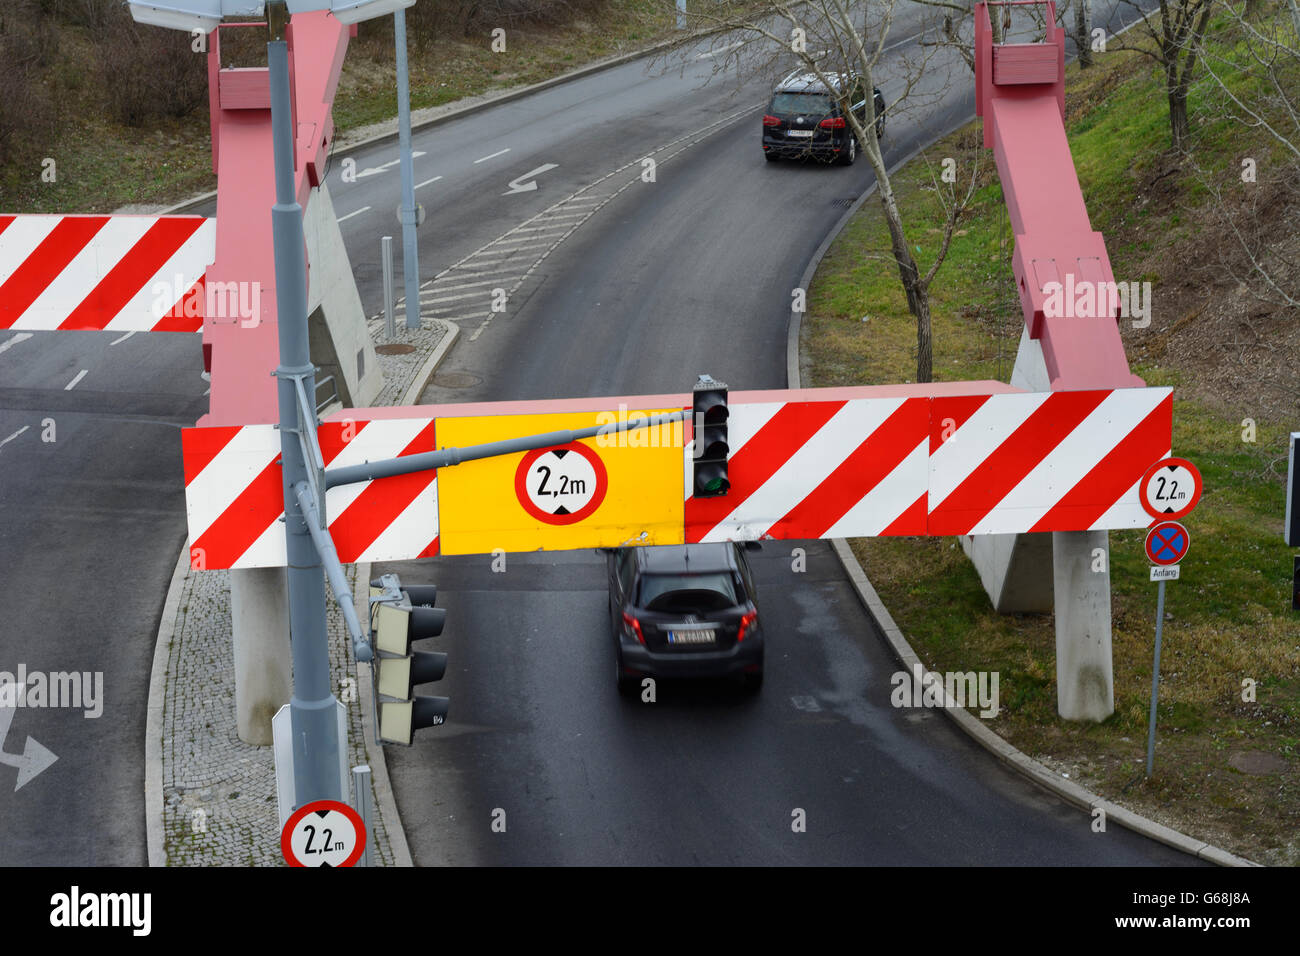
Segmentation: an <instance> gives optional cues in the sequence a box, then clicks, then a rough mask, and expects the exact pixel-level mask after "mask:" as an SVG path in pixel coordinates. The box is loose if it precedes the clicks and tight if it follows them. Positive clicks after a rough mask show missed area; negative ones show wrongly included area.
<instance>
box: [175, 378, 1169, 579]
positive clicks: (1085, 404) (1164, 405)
mask: <svg viewBox="0 0 1300 956" xmlns="http://www.w3.org/2000/svg"><path fill="white" fill-rule="evenodd" d="M692 407H693V396H692V394H690V393H682V394H677V395H652V396H630V397H618V398H606V399H577V400H559V401H555V402H501V403H484V404H476V405H449V406H413V407H405V408H384V409H352V410H345V411H342V412H338V413H336V414H335V415H332V416H330V418H329V419H328V420H326V421H324V422H322V423H321V424H320V427H319V443H320V450H321V459H322V465H323V468H324V477H325V485H326V487H327V488H328V491H327V492H326V496H325V509H324V510H325V512H326V523H327V527H328V530H329V533H330V535H331V537H332V539H333V541H334V545H335V547H336V549H337V553H338V556H339V559H340V560H341V561H342V562H344V563H348V562H368V561H397V560H409V559H416V558H425V557H431V556H433V555H437V554H485V553H491V552H493V551H497V550H502V551H535V550H565V549H578V548H588V547H606V546H617V545H626V544H637V545H658V544H680V543H683V542H695V541H722V540H735V541H748V540H780V539H808V538H835V537H869V536H878V535H953V534H989V533H1013V532H1030V531H1084V530H1099V529H1117V528H1139V527H1145V526H1146V525H1147V524H1148V523H1149V522H1150V520H1151V519H1150V516H1149V515H1148V514H1147V513H1146V511H1145V510H1144V509H1143V507H1142V504H1141V500H1140V498H1139V495H1138V486H1139V483H1140V481H1141V479H1142V476H1143V474H1144V473H1145V472H1146V470H1147V469H1148V468H1149V467H1150V466H1151V465H1152V464H1153V463H1154V462H1156V461H1158V460H1160V459H1161V458H1164V457H1166V456H1167V455H1168V454H1169V451H1170V435H1171V429H1172V407H1173V406H1172V393H1171V390H1170V389H1168V388H1135V389H1101V390H1093V391H1079V392H1020V391H1017V390H1014V389H1011V388H1010V387H1009V386H1006V385H1003V384H1001V383H998V382H962V383H939V384H933V385H911V386H867V387H861V388H833V389H803V390H793V391H791V390H780V391H746V392H732V393H731V396H730V414H729V418H728V424H729V426H730V429H729V430H730V444H731V452H730V455H729V461H728V466H729V467H728V471H729V479H730V488H729V490H728V491H727V492H726V493H725V494H723V495H719V496H712V497H697V496H695V495H694V494H692V493H691V488H692V485H693V481H692V474H693V459H692V448H691V445H692V442H693V430H694V423H693V422H692V421H691V420H690V417H691V416H690V412H691V410H692ZM651 416H658V418H653V419H652V418H651ZM674 417H675V418H676V420H672V419H673V418H674ZM646 422H650V424H649V426H648V427H638V426H639V425H643V424H644V423H646ZM580 428H586V429H588V430H589V432H592V433H594V434H591V435H590V437H586V438H582V439H580V440H578V441H564V442H561V443H555V441H554V439H553V438H552V439H551V442H552V443H551V444H546V443H543V442H534V443H533V444H534V445H535V446H536V447H532V448H530V449H528V450H524V451H513V452H511V453H509V454H494V455H492V456H491V457H485V458H478V459H475V460H467V461H463V462H462V463H460V464H456V465H452V466H444V467H439V468H437V469H436V470H433V469H428V470H420V471H413V472H411V473H408V474H398V475H389V476H387V477H374V478H370V479H368V480H354V481H353V483H349V484H346V485H341V486H340V485H338V484H337V483H336V482H335V481H332V480H331V476H332V475H340V474H343V473H344V472H343V470H344V469H349V470H351V471H354V472H355V471H356V470H357V469H356V466H360V465H364V464H365V463H367V462H371V463H373V462H377V461H380V460H383V459H398V460H399V461H400V460H401V459H402V458H405V457H413V456H418V455H426V456H427V455H428V454H429V453H431V452H435V451H438V450H440V449H442V450H449V449H465V448H467V446H476V445H480V444H484V443H488V442H500V441H503V440H506V439H518V438H524V437H526V436H532V435H543V436H546V435H548V434H549V433H553V432H555V431H557V430H560V429H580ZM620 428H622V429H623V430H621V431H620V430H619V429H620ZM182 442H183V446H184V465H185V487H186V510H187V514H188V519H189V529H190V549H191V551H190V554H191V563H192V565H193V566H194V567H195V568H206V569H218V568H250V567H272V566H276V565H281V564H283V563H284V560H285V558H284V535H283V530H282V526H281V516H282V514H283V498H282V487H281V475H280V466H279V463H278V458H279V450H280V440H279V435H278V433H277V431H276V429H275V427H274V426H270V425H250V426H244V427H240V428H224V427H215V428H205V427H196V428H189V429H185V430H184V431H183V433H182ZM413 464H414V463H413ZM372 467H373V466H372ZM426 467H427V465H426ZM362 471H363V472H364V469H362ZM350 477H351V478H353V479H355V478H357V477H358V476H357V475H352V476H350Z"/></svg>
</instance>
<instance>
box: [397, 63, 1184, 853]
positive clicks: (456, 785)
mask: <svg viewBox="0 0 1300 956" xmlns="http://www.w3.org/2000/svg"><path fill="white" fill-rule="evenodd" d="M958 76H960V74H958ZM625 77H626V78H627V79H628V80H630V81H635V86H634V87H633V88H634V89H635V90H636V91H637V92H638V94H639V95H640V96H641V97H642V98H643V99H645V98H647V97H649V98H651V99H650V101H649V102H646V103H644V105H642V106H641V107H640V109H641V110H642V111H643V113H638V114H636V119H637V121H636V122H630V123H627V124H625V125H624V136H623V143H622V153H621V154H620V155H615V156H612V157H610V162H609V163H608V164H607V165H610V166H618V165H620V164H619V160H620V159H622V160H623V161H624V162H630V161H632V160H635V159H636V158H637V157H638V156H642V155H645V154H647V153H648V152H650V151H652V150H654V149H655V148H656V147H657V146H658V144H660V143H662V142H664V141H665V139H666V138H667V137H668V136H669V135H670V134H671V132H672V131H673V130H687V129H696V128H698V127H699V126H700V125H701V124H702V123H703V122H704V121H705V120H706V119H707V117H708V115H710V113H712V114H713V115H715V116H719V115H723V114H726V113H727V112H728V111H729V108H730V107H729V103H730V102H732V101H730V100H726V99H720V98H719V97H721V96H722V92H721V91H720V90H718V89H716V88H706V89H705V90H702V91H696V92H695V93H694V94H693V95H692V96H691V98H690V100H689V106H688V105H686V104H679V105H678V106H676V107H673V108H671V109H668V110H666V112H667V113H668V115H669V119H670V123H669V125H668V126H667V127H665V126H663V125H662V124H663V122H664V119H663V117H664V113H665V110H664V108H663V107H662V106H661V101H658V100H657V99H654V98H653V97H655V95H656V93H657V91H658V87H657V86H655V85H654V83H647V82H646V81H644V80H639V79H638V78H637V77H636V76H631V77H627V75H626V71H625V72H624V73H623V74H616V75H614V76H610V77H608V78H607V82H608V83H609V84H610V87H611V88H610V91H609V93H608V95H607V99H610V100H618V99H619V98H620V96H623V95H624V94H623V93H622V92H621V90H622V87H621V86H620V85H619V83H620V80H621V79H623V78H625ZM930 79H931V80H933V78H930ZM670 92H671V91H670ZM628 95H630V94H628ZM755 95H757V96H758V97H759V99H760V100H761V98H762V90H761V89H758V88H754V89H750V90H745V91H742V93H741V94H740V97H739V98H741V99H743V98H744V97H745V96H755ZM886 95H887V96H889V95H891V91H890V90H889V88H888V86H886ZM710 104H712V105H710ZM624 109H630V107H625V108H624ZM699 110H704V112H703V113H702V114H698V111H699ZM971 110H972V101H971V97H970V92H969V88H968V87H967V88H961V87H957V88H954V89H953V90H952V91H951V94H950V95H948V96H946V97H944V99H943V100H942V101H940V102H936V103H932V104H931V105H930V107H929V108H928V109H926V110H922V111H918V112H917V114H915V115H912V116H906V117H903V116H899V117H896V118H894V119H893V121H891V124H890V127H889V137H888V142H887V159H889V160H890V161H893V160H896V159H898V158H900V157H902V156H905V155H906V154H907V153H908V152H910V150H911V149H912V147H913V145H914V144H915V143H917V142H918V141H920V140H923V139H927V138H928V136H929V132H928V131H933V130H936V129H946V128H948V127H949V126H951V125H953V124H954V123H955V122H956V121H957V120H959V119H962V118H964V117H965V116H967V115H969V113H970V112H971ZM697 114H698V115H697ZM758 118H759V111H758V110H755V111H754V112H752V113H746V114H743V115H742V116H740V117H739V118H737V119H736V120H735V121H734V122H728V123H725V124H723V125H721V126H719V127H718V128H717V129H715V130H713V131H712V132H711V133H710V134H709V135H707V136H703V137H700V138H699V139H698V140H696V141H694V142H693V144H692V145H690V147H689V148H687V149H683V150H682V151H681V152H679V153H678V154H677V155H676V156H674V158H673V159H672V160H671V161H669V162H666V163H664V164H662V165H661V166H660V168H659V170H658V174H657V177H656V179H655V181H654V182H653V183H644V182H638V181H636V177H635V176H634V175H633V176H631V177H630V178H629V179H628V183H627V185H626V188H624V189H622V190H621V191H616V189H617V187H616V186H615V185H613V184H610V185H603V186H602V187H600V189H599V190H598V191H599V192H600V193H601V194H602V195H605V194H608V195H610V196H612V198H611V199H610V200H609V201H608V202H607V203H603V204H601V205H600V206H599V208H598V210H597V212H595V213H594V214H593V215H591V216H590V218H588V219H586V220H583V221H582V224H581V227H580V228H579V229H578V230H577V231H575V232H573V233H572V234H571V235H569V236H568V237H567V238H565V239H564V240H563V241H562V242H560V243H559V244H558V245H555V246H554V247H553V248H548V249H546V257H545V259H544V260H541V262H540V265H539V270H540V272H541V275H540V276H539V277H536V278H534V279H533V285H532V286H531V287H528V296H527V298H526V301H524V302H523V303H522V304H518V305H515V306H514V307H512V308H511V309H510V310H508V312H507V313H506V315H505V316H503V317H501V318H500V319H496V320H493V321H492V322H491V323H490V324H488V325H486V326H484V325H482V324H481V321H480V317H479V316H477V315H473V316H470V317H468V318H467V319H466V320H463V325H462V328H463V329H464V330H465V331H471V333H473V332H477V333H479V334H478V336H477V337H474V338H470V337H466V339H467V340H462V341H461V342H460V343H458V344H457V346H456V348H455V349H454V350H453V351H452V353H451V355H450V356H449V358H448V360H447V361H446V363H445V364H444V365H443V367H442V369H441V370H440V374H439V376H437V377H436V378H435V380H434V385H433V386H431V387H430V388H429V389H427V390H426V392H425V393H424V396H423V400H424V401H426V402H447V401H456V400H505V399H541V398H546V397H556V396H578V395H625V394H639V393H656V392H667V391H684V390H686V389H687V388H688V387H689V386H690V384H691V383H692V382H693V380H694V378H695V375H696V373H698V372H702V371H707V372H709V373H711V374H713V375H714V376H715V377H717V378H720V379H723V380H725V381H727V382H728V383H730V384H731V385H732V386H733V387H737V388H779V387H784V385H785V384H786V382H785V334H786V320H787V318H788V314H789V307H790V295H791V290H792V289H793V288H794V287H795V285H796V284H797V282H798V279H799V276H800V274H801V272H802V270H803V267H804V265H805V264H806V262H807V261H808V258H809V256H810V255H811V254H812V252H813V250H814V249H815V248H816V246H817V245H818V243H819V242H820V241H821V239H822V238H823V237H824V235H825V234H826V231H827V230H828V229H829V228H830V226H831V225H832V224H833V223H834V221H835V220H836V219H837V218H838V216H839V215H840V214H841V213H842V211H843V208H844V205H843V204H844V201H845V200H846V199H851V198H852V197H856V196H857V195H858V194H859V193H860V192H861V191H862V189H863V188H865V186H866V185H867V184H868V183H869V178H868V177H869V173H868V171H867V168H866V165H865V164H864V163H861V164H859V165H858V166H856V167H853V168H847V169H845V168H827V167H823V166H819V165H816V164H798V163H778V164H768V163H766V162H764V160H763V159H762V158H760V155H759V153H760V149H759V146H758V128H759V124H758ZM443 135H444V136H448V137H452V138H457V137H456V134H455V132H454V131H453V130H452V129H447V130H446V131H445V132H444V133H443ZM603 135H604V133H603V131H599V132H596V133H595V136H596V137H597V139H599V138H600V137H602V136H603ZM464 138H465V137H464V136H460V137H459V139H461V140H463V139H464ZM503 142H504V141H503ZM566 142H568V143H570V151H569V152H565V151H563V150H561V149H560V148H559V147H558V146H554V145H553V146H551V147H550V150H549V151H539V152H537V153H534V154H531V155H530V156H529V158H528V159H527V160H526V161H525V160H522V159H521V161H520V163H519V164H518V165H519V167H520V168H522V167H525V166H530V165H535V164H537V163H540V162H554V163H557V164H558V165H559V167H560V168H565V167H566V166H569V165H573V164H574V163H577V162H580V161H581V157H582V156H583V155H587V154H589V153H591V152H597V151H598V150H594V149H586V148H584V147H583V144H582V142H581V141H578V142H573V141H572V140H571V139H568V138H566ZM488 145H489V146H491V147H497V148H500V143H497V142H494V143H491V144H488ZM574 149H576V150H577V152H578V155H577V156H574V155H573V152H572V151H573V150H574ZM592 173H593V174H594V173H599V169H596V170H592ZM626 175H627V174H625V176H626ZM417 178H418V177H417ZM580 186H581V184H566V185H565V187H564V188H565V189H578V188H580ZM557 198H558V197H557ZM561 208H567V204H566V205H564V206H562V207H561ZM544 221H549V220H546V219H545V217H544ZM542 248H545V247H542ZM534 255H536V253H534ZM513 258H514V257H512V259H513ZM507 261H510V260H507ZM462 307H463V306H462ZM794 547H796V545H794V544H791V543H788V542H787V543H780V544H778V543H771V544H768V545H766V546H765V550H764V551H763V553H762V554H761V555H760V556H758V557H757V558H756V559H755V560H754V561H753V564H754V570H755V575H756V577H757V580H758V586H759V591H760V608H761V615H762V616H763V618H764V620H765V622H766V623H765V633H766V634H767V635H768V641H769V647H768V655H769V656H768V665H767V683H766V685H765V687H764V688H763V691H762V693H761V695H760V697H759V698H758V699H756V700H750V699H746V698H744V697H742V696H739V695H737V694H736V693H735V692H734V691H732V690H731V689H730V688H728V687H726V686H719V685H714V684H700V685H692V684H681V683H679V684H676V685H673V684H670V683H665V682H661V683H660V688H661V690H660V694H659V697H658V699H657V701H656V702H654V703H642V702H640V701H632V702H629V701H625V700H623V699H621V698H620V697H619V695H618V694H617V692H616V690H615V686H614V674H613V661H614V655H613V648H612V646H611V637H610V634H609V623H608V617H607V612H606V605H605V600H606V598H605V571H604V559H603V558H602V557H600V556H599V555H597V554H595V553H594V552H577V553H570V554H560V555H543V554H533V555H519V556H511V557H510V558H509V559H508V562H507V566H506V568H505V570H504V571H501V572H494V571H493V570H492V569H491V564H492V561H491V559H490V558H489V557H462V558H441V559H434V560H431V561H425V562H410V563H404V564H395V565H390V566H387V565H386V566H383V567H378V568H376V569H375V573H376V574H377V573H380V572H382V571H388V570H395V571H398V572H399V573H401V574H402V576H403V580H406V581H410V582H415V583H427V582H434V583H437V584H438V585H439V587H440V595H441V598H440V602H441V603H442V605H443V606H445V607H446V608H447V610H448V613H449V622H450V623H449V625H448V631H447V633H446V635H445V636H444V637H443V638H440V639H438V640H437V641H435V642H432V645H433V646H436V647H437V648H438V649H440V650H445V651H447V652H448V654H449V655H450V661H451V671H450V674H449V677H448V678H447V679H445V680H444V681H442V682H441V683H439V684H438V685H437V686H436V688H431V689H430V692H436V693H439V694H444V695H447V696H449V697H450V698H451V700H452V711H451V716H450V718H449V723H448V724H447V725H445V726H444V727H442V728H439V729H437V730H436V731H425V732H424V733H423V734H422V735H420V737H419V739H418V741H417V743H416V745H415V746H413V747H412V748H410V749H406V748H402V747H388V748H387V749H386V753H387V758H388V762H389V771H390V774H391V776H392V779H393V782H394V789H395V792H396V796H397V801H398V806H399V808H400V810H401V813H402V818H403V821H404V826H405V829H406V832H407V836H408V840H409V841H410V843H411V847H412V852H413V854H414V856H415V859H416V861H417V862H418V863H421V864H442V863H455V864H483V863H488V864H520V863H523V864H552V863H563V864H573V863H577V864H699V863H704V864H738V863H739V864H779V863H804V864H863V863H866V864H1029V863H1035V864H1058V865H1078V864H1097V865H1141V864H1146V865H1181V864H1187V863H1191V862H1194V861H1191V860H1189V859H1188V858H1187V857H1185V856H1183V855H1182V854H1179V853H1176V852H1174V851H1172V850H1169V849H1167V848H1165V847H1163V846H1161V845H1158V844H1155V843H1153V842H1151V841H1148V840H1146V839H1144V838H1141V837H1137V836H1135V835H1134V834H1132V833H1131V832H1128V831H1124V830H1122V829H1121V828H1117V827H1114V826H1112V827H1110V828H1109V829H1108V831H1107V832H1106V833H1094V832H1093V830H1092V828H1091V823H1092V819H1091V817H1089V816H1088V815H1087V814H1084V813H1080V812H1079V811H1077V810H1074V809H1072V808H1070V807H1069V806H1067V805H1066V804H1064V803H1063V802H1062V801H1060V800H1058V799H1056V798H1054V797H1050V796H1048V795H1046V794H1044V793H1043V792H1041V791H1039V790H1038V789H1037V788H1035V787H1034V786H1032V785H1030V784H1029V783H1027V782H1025V781H1024V780H1023V779H1022V778H1020V777H1018V776H1016V775H1014V774H1011V773H1009V772H1007V771H1005V770H1003V769H1002V768H1001V767H1000V766H999V765H998V764H997V763H996V761H994V760H993V759H992V758H990V757H989V756H988V755H987V754H985V753H984V752H983V751H982V750H979V749H978V748H976V747H974V746H973V745H972V744H970V743H969V742H968V740H967V739H966V738H965V737H964V736H962V735H961V734H960V733H959V732H958V731H956V730H955V729H954V728H953V727H952V726H951V725H950V724H949V723H948V722H947V721H946V720H944V719H943V718H942V715H939V714H937V713H935V712H934V711H926V710H910V709H897V708H894V707H892V706H891V705H890V703H889V695H890V691H891V689H892V686H893V684H892V683H891V681H890V677H891V675H892V674H893V673H894V672H896V671H897V669H898V668H897V666H896V665H895V664H894V662H893V661H892V659H891V658H890V657H889V656H888V654H887V652H886V651H885V650H884V645H883V642H882V641H881V639H880V637H879V636H878V634H877V633H876V630H875V627H874V624H873V623H872V622H871V620H870V619H869V618H868V616H867V615H866V614H865V613H864V612H863V610H862V608H861V605H860V603H859V602H858V600H857V598H856V596H855V594H854V593H853V591H852V590H851V588H850V586H849V584H848V582H847V580H846V578H845V576H844V573H843V571H842V569H841V568H840V567H839V564H838V562H837V561H836V560H835V559H834V556H833V554H832V553H831V551H830V549H829V547H828V546H827V545H825V544H824V543H821V542H808V543H805V544H803V545H802V546H800V547H802V548H803V549H804V551H805V552H806V557H807V569H806V571H802V572H798V571H795V570H793V568H794V567H795V566H796V565H797V563H798V562H797V561H796V555H795V554H794V552H793V551H792V549H793V548H794ZM969 663H970V666H971V667H973V668H978V662H969ZM800 818H802V819H804V820H805V821H806V830H804V831H803V832H796V829H795V827H794V824H795V823H796V821H797V820H798V819H800Z"/></svg>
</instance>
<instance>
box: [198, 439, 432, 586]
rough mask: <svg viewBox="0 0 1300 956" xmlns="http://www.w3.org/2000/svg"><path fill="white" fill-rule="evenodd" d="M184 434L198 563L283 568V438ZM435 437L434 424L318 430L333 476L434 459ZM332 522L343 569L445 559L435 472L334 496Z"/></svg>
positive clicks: (329, 498)
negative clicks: (402, 458) (370, 465)
mask: <svg viewBox="0 0 1300 956" xmlns="http://www.w3.org/2000/svg"><path fill="white" fill-rule="evenodd" d="M181 435H182V446H183V455H184V460H185V510H186V515H187V518H188V520H189V529H190V563H191V565H192V566H193V567H195V568H198V569H200V570H203V569H213V568H259V567H277V566H283V565H284V563H285V537H284V522H283V521H282V520H281V519H282V518H283V517H284V497H283V494H284V493H283V490H282V488H281V477H280V476H281V469H280V465H279V459H280V433H279V431H278V430H277V429H276V428H275V426H273V425H248V426H244V427H216V428H187V429H184V430H183V431H182V433H181ZM433 435H434V423H433V420H432V419H428V418H400V419H392V420H385V421H369V422H367V421H357V422H350V421H349V422H325V423H323V424H322V425H321V427H320V429H319V431H318V439H319V441H320V448H321V456H322V457H323V458H324V460H325V465H326V467H327V468H328V467H337V468H342V467H344V466H347V465H359V464H363V463H364V462H366V461H374V460H377V459H382V458H394V457H397V456H399V455H414V454H418V453H420V452H426V451H433V450H434V444H433ZM325 516H326V522H327V523H328V525H329V530H330V535H331V536H332V537H333V539H334V545H335V547H336V548H337V549H338V553H339V559H340V560H342V561H345V562H352V561H394V560H400V559H406V558H422V557H428V556H429V555H433V554H437V553H438V482H437V477H436V474H435V473H434V472H431V471H428V472H418V473H416V474H412V475H397V476H394V477H392V478H381V479H379V480H376V481H370V482H365V483H364V484H355V485H343V486H341V487H338V488H331V489H330V490H329V492H328V493H327V494H326V496H325Z"/></svg>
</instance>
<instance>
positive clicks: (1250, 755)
mask: <svg viewBox="0 0 1300 956" xmlns="http://www.w3.org/2000/svg"><path fill="white" fill-rule="evenodd" d="M1228 763H1229V765H1231V766H1232V767H1234V768H1236V769H1237V770H1240V771H1241V772H1242V773H1249V774H1253V775H1255V776H1261V775H1263V774H1267V773H1281V772H1282V771H1284V770H1286V769H1287V762H1286V761H1285V760H1283V759H1282V758H1281V757H1279V756H1278V755H1277V754H1271V753H1267V752H1265V751H1263V750H1239V751H1237V752H1236V753H1235V754H1233V755H1232V756H1230V757H1229V758H1228Z"/></svg>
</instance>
